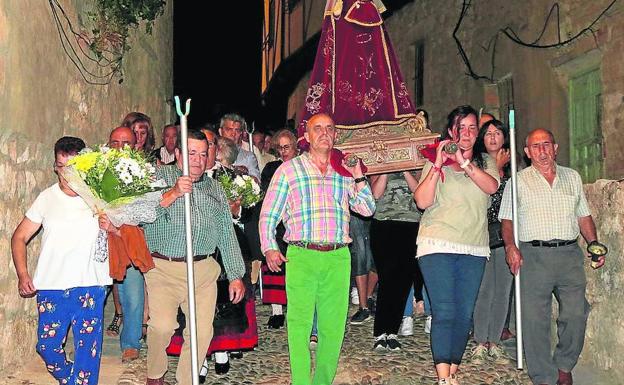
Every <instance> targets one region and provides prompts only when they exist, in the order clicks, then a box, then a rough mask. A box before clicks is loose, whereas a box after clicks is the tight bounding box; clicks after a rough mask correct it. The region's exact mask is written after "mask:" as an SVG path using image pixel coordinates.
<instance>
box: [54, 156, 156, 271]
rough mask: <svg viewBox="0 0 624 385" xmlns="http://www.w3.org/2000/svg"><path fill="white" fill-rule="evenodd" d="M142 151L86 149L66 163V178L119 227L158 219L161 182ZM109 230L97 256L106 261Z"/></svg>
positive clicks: (64, 170)
mask: <svg viewBox="0 0 624 385" xmlns="http://www.w3.org/2000/svg"><path fill="white" fill-rule="evenodd" d="M155 172H156V170H155V168H154V166H152V165H151V164H150V163H149V161H148V160H147V159H146V158H145V156H144V155H143V153H142V152H139V151H136V150H133V149H130V148H129V147H127V146H126V147H125V148H123V149H120V150H117V149H112V148H108V147H106V146H100V147H99V148H96V149H95V150H93V149H90V148H85V149H84V150H82V151H81V152H80V153H79V154H78V155H76V156H75V157H73V158H72V159H70V160H69V162H67V167H65V168H64V169H63V177H64V178H65V179H66V180H67V182H68V184H69V186H70V187H71V189H72V190H74V191H75V192H76V193H77V194H78V195H80V197H81V198H82V199H83V200H84V201H85V202H86V203H87V205H89V207H90V208H91V209H92V210H93V213H94V214H102V213H104V214H106V215H107V216H108V218H109V219H110V221H111V223H112V224H113V225H115V226H116V227H119V226H121V225H124V224H125V225H134V226H136V225H138V224H139V223H141V222H146V223H149V222H153V221H155V220H156V207H157V206H158V204H159V203H160V199H161V194H160V192H159V190H161V189H162V188H164V187H165V186H164V183H163V182H162V181H155V177H154V174H155ZM106 244H107V242H106V233H105V232H104V231H103V230H102V231H100V236H99V237H98V245H97V250H96V259H97V260H99V261H104V260H106V258H107V256H108V251H107V249H106Z"/></svg>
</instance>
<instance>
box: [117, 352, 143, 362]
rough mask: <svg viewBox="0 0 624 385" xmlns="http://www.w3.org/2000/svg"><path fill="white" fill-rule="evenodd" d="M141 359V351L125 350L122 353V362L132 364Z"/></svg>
mask: <svg viewBox="0 0 624 385" xmlns="http://www.w3.org/2000/svg"><path fill="white" fill-rule="evenodd" d="M137 358H139V351H138V350H137V349H124V351H123V352H122V353H121V362H130V361H134V360H136V359H137Z"/></svg>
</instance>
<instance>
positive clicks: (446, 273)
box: [418, 253, 486, 365]
mask: <svg viewBox="0 0 624 385" xmlns="http://www.w3.org/2000/svg"><path fill="white" fill-rule="evenodd" d="M485 262H486V258H484V257H476V256H472V255H466V254H447V253H435V254H428V255H425V256H423V257H420V258H419V260H418V263H419V264H420V270H421V271H422V273H423V276H424V278H425V285H426V286H427V292H428V293H429V296H430V299H431V310H432V316H433V318H432V320H431V351H432V353H433V362H434V364H436V365H437V364H442V363H445V364H457V365H459V364H460V363H461V359H462V356H463V354H464V350H465V349H466V343H467V342H468V333H469V332H470V327H471V326H472V312H473V310H474V305H475V301H476V300H477V294H478V293H479V286H480V284H481V277H482V276H483V269H484V267H485Z"/></svg>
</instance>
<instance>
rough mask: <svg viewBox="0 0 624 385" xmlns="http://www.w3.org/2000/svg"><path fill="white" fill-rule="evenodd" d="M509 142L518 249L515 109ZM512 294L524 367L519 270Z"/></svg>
mask: <svg viewBox="0 0 624 385" xmlns="http://www.w3.org/2000/svg"><path fill="white" fill-rule="evenodd" d="M509 142H510V143H509V144H510V146H509V147H510V152H511V207H512V216H511V217H512V223H513V236H514V243H515V244H516V247H517V248H518V249H520V244H519V242H518V179H517V176H516V172H517V170H518V168H517V167H518V165H517V162H516V122H515V111H514V110H513V109H512V110H509ZM514 278H515V279H514V294H515V305H516V367H517V368H518V369H524V363H523V355H524V352H523V350H522V306H521V304H522V300H521V296H520V270H518V274H516V275H515V277H514Z"/></svg>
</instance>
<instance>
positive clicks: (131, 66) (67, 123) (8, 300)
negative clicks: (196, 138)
mask: <svg viewBox="0 0 624 385" xmlns="http://www.w3.org/2000/svg"><path fill="white" fill-rule="evenodd" d="M59 3H60V4H61V6H62V7H63V8H64V10H65V11H66V12H67V15H68V17H69V19H70V20H72V22H73V24H74V26H75V27H78V28H81V29H83V30H87V31H89V30H90V28H89V27H88V26H84V25H82V21H85V20H87V17H86V12H87V11H88V10H89V9H90V7H92V5H93V1H83V0H61V1H60V2H59ZM172 3H173V2H168V5H167V10H166V12H165V14H164V15H163V16H161V17H160V18H159V19H157V21H156V23H155V25H154V31H153V34H152V35H151V36H150V35H145V34H144V32H143V30H142V29H141V30H138V31H135V32H132V34H131V36H132V37H131V40H130V45H131V47H132V49H131V50H130V51H129V53H128V54H127V55H126V56H125V57H124V65H123V69H124V81H123V83H121V84H118V82H117V79H115V80H113V82H111V83H110V84H109V85H106V86H96V85H89V84H87V83H85V81H84V80H83V79H82V78H81V76H80V74H79V73H78V71H77V69H76V68H75V67H74V65H73V64H72V63H71V61H70V60H69V59H68V57H67V55H66V54H65V53H64V52H63V49H62V47H61V42H60V40H59V36H58V33H57V30H56V27H55V25H54V21H53V18H52V13H51V9H50V6H49V4H48V2H47V1H40V0H20V1H2V2H0V180H1V181H2V183H0V197H2V198H1V199H0V266H1V267H0V304H1V306H0V346H2V348H0V378H3V377H4V376H3V375H2V373H4V371H5V370H6V373H9V372H11V371H13V370H14V369H15V367H16V366H15V365H19V363H20V362H22V361H23V359H24V358H25V357H32V356H33V354H35V351H34V343H35V338H36V336H35V334H36V333H35V331H36V328H35V325H36V311H35V300H34V299H22V298H20V297H19V296H18V294H17V279H16V275H15V270H14V268H13V265H12V262H11V251H10V239H11V234H12V232H13V230H14V229H15V226H16V225H17V224H18V223H19V221H20V220H21V219H22V217H23V215H24V212H25V211H26V210H27V209H28V207H29V206H30V204H31V203H32V202H33V200H34V199H35V197H36V196H37V194H38V193H39V192H40V191H42V190H43V189H44V188H46V187H47V186H49V185H50V184H52V183H54V182H55V175H54V174H53V172H52V164H53V158H54V157H53V154H52V148H53V145H54V142H55V141H56V140H57V139H58V138H59V137H61V136H63V135H72V136H79V137H82V138H83V139H84V140H85V141H86V142H87V144H97V143H103V142H106V141H107V139H108V133H109V132H110V129H111V128H113V127H115V126H117V125H118V124H119V123H120V122H121V119H122V118H123V117H124V115H125V114H126V113H127V112H129V111H143V112H145V113H147V114H148V115H150V116H151V117H152V119H153V122H154V125H155V127H157V130H158V128H160V127H162V126H163V125H164V124H165V123H168V122H169V121H170V120H171V119H172V117H173V115H172V112H171V109H170V107H169V106H168V104H167V100H168V99H170V98H171V95H172V92H173V80H172V79H173V75H172V74H173V58H172V55H173V50H172V46H173V42H172V39H173V20H172V15H173V12H172V10H173V5H172ZM38 238H39V237H35V239H34V240H33V241H32V242H31V244H30V246H29V249H28V251H29V258H28V264H29V270H31V272H32V271H34V267H35V265H36V263H37V252H38V247H39V246H38V244H39V239H38ZM9 368H11V369H9Z"/></svg>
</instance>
